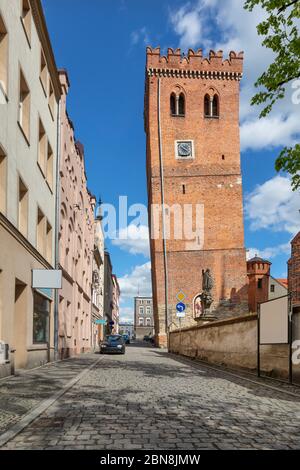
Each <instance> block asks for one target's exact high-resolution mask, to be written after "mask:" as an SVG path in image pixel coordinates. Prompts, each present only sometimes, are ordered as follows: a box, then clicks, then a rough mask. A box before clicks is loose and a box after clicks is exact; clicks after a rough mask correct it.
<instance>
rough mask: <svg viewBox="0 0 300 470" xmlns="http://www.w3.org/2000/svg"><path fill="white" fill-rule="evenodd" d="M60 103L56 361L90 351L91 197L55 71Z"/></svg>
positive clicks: (64, 86) (81, 152)
mask: <svg viewBox="0 0 300 470" xmlns="http://www.w3.org/2000/svg"><path fill="white" fill-rule="evenodd" d="M59 77H60V82H61V86H62V90H63V93H62V99H61V156H60V187H61V188H60V230H59V240H60V241H59V251H60V253H59V259H60V267H61V269H62V272H63V285H62V290H61V291H60V294H59V328H58V349H59V356H60V358H65V357H70V356H73V355H76V354H79V353H82V352H86V351H89V350H90V349H91V341H92V331H91V329H92V299H91V296H92V272H93V250H94V209H95V199H94V197H92V196H91V194H90V193H89V191H88V189H87V180H86V174H85V166H84V149H83V146H82V144H80V143H79V142H77V141H76V140H75V136H74V128H73V124H72V122H71V121H70V119H69V116H68V113H67V106H66V102H67V95H68V90H69V86H70V85H69V80H68V75H67V73H66V72H65V71H60V73H59Z"/></svg>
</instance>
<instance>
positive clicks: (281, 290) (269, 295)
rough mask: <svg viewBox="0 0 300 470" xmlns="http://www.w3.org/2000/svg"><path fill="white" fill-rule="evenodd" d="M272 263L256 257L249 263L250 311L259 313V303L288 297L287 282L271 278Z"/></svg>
mask: <svg viewBox="0 0 300 470" xmlns="http://www.w3.org/2000/svg"><path fill="white" fill-rule="evenodd" d="M271 265H272V263H271V262H270V261H268V260H266V259H263V258H260V257H259V256H255V257H254V258H251V259H250V260H248V261H247V273H248V283H249V287H248V300H249V311H250V312H257V307H258V304H259V303H262V302H267V301H268V300H274V299H277V298H278V297H283V296H285V295H287V293H288V289H287V280H286V279H276V278H275V277H273V276H271Z"/></svg>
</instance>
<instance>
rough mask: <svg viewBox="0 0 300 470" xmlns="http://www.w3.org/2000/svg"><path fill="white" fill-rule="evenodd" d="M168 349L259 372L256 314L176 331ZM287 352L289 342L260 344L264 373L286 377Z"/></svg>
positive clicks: (171, 337) (171, 335) (262, 370)
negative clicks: (285, 343)
mask: <svg viewBox="0 0 300 470" xmlns="http://www.w3.org/2000/svg"><path fill="white" fill-rule="evenodd" d="M169 350H170V352H173V353H176V354H181V355H183V356H188V357H192V358H195V359H199V360H203V361H207V362H210V363H212V364H219V365H225V366H229V367H233V368H240V369H247V370H251V371H256V368H257V315H246V316H243V317H239V318H231V319H227V320H222V321H217V322H213V323H207V324H205V325H201V326H195V327H191V328H184V329H182V330H181V332H180V331H178V330H177V331H173V332H171V333H170V344H169ZM288 354H289V349H288V346H287V345H270V346H269V345H268V346H261V356H260V361H261V372H262V373H265V374H267V375H271V376H274V377H275V376H277V377H282V378H287V377H288Z"/></svg>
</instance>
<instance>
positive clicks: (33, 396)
mask: <svg viewBox="0 0 300 470" xmlns="http://www.w3.org/2000/svg"><path fill="white" fill-rule="evenodd" d="M94 362H95V356H94V355H92V354H90V355H88V356H87V355H82V356H79V357H76V358H73V359H70V360H67V361H60V362H55V363H52V364H47V365H45V366H44V367H41V368H38V369H35V370H31V371H25V372H23V373H22V372H21V373H20V375H18V376H16V377H11V378H7V379H5V380H1V381H0V434H2V433H3V432H4V431H6V430H7V429H8V428H9V427H10V426H11V425H13V424H15V423H16V422H18V421H19V420H20V418H22V416H24V415H25V414H26V413H28V412H29V411H30V410H31V409H33V408H35V407H36V406H37V405H39V403H40V402H41V401H42V400H45V399H47V398H49V397H51V396H52V395H53V393H54V392H56V391H57V390H59V389H60V388H62V387H63V386H64V385H65V384H66V383H67V382H68V381H69V380H71V379H73V378H74V377H76V376H77V375H78V374H79V373H80V372H81V371H82V370H84V369H85V368H87V367H89V366H90V365H91V364H93V363H94Z"/></svg>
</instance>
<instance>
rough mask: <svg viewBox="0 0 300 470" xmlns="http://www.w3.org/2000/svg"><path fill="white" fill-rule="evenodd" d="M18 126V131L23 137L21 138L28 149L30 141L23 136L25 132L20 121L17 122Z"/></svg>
mask: <svg viewBox="0 0 300 470" xmlns="http://www.w3.org/2000/svg"><path fill="white" fill-rule="evenodd" d="M18 126H19V129H20V131H21V133H22V135H23V137H24V139H25V141H26V144H27V145H28V147H30V141H29V139H28V137H27V135H26V134H25V131H24V129H23V127H22V126H21V124H20V121H18Z"/></svg>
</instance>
